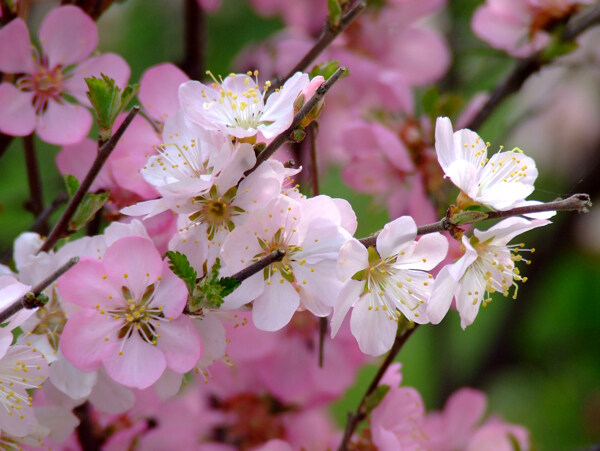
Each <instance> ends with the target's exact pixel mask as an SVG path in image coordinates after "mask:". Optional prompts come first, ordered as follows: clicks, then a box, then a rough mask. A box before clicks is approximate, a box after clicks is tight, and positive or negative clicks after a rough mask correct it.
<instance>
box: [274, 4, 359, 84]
mask: <svg viewBox="0 0 600 451" xmlns="http://www.w3.org/2000/svg"><path fill="white" fill-rule="evenodd" d="M365 9H367V3H366V2H365V1H362V0H361V1H357V2H356V3H354V4H353V5H352V6H351V7H350V8H349V9H348V10H347V11H346V12H345V13H344V15H343V16H342V17H341V20H340V23H339V25H337V26H333V25H332V24H331V21H330V19H329V18H327V22H326V23H325V26H324V27H323V30H322V31H321V35H320V36H319V39H318V40H317V42H315V45H313V47H312V48H311V49H310V50H309V51H308V52H307V53H306V55H304V57H303V58H302V59H301V60H300V61H299V62H298V64H296V65H295V66H294V68H293V69H292V70H290V72H289V73H288V74H287V75H286V76H285V77H284V78H283V79H281V80H280V81H278V82H277V83H274V84H273V87H272V88H273V91H272V92H274V91H275V89H277V88H280V87H281V86H282V85H283V84H284V83H285V82H286V80H288V79H290V78H291V77H292V76H293V75H294V74H295V73H296V72H303V71H304V70H305V69H306V68H307V67H308V65H309V64H310V63H312V62H313V61H314V60H315V59H316V58H317V56H319V55H320V54H321V52H322V51H323V50H325V49H326V48H327V47H328V46H329V44H331V43H332V42H333V41H334V39H335V38H337V37H338V36H339V35H340V34H341V33H342V32H343V31H344V30H345V29H346V28H348V25H350V24H351V23H352V22H354V20H355V19H356V18H357V17H358V16H359V15H360V14H361V13H362V12H363V11H364V10H365Z"/></svg>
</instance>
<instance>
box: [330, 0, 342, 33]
mask: <svg viewBox="0 0 600 451" xmlns="http://www.w3.org/2000/svg"><path fill="white" fill-rule="evenodd" d="M327 8H328V9H329V23H330V24H331V26H332V27H333V28H337V27H339V26H340V21H341V19H342V5H340V2H339V0H327Z"/></svg>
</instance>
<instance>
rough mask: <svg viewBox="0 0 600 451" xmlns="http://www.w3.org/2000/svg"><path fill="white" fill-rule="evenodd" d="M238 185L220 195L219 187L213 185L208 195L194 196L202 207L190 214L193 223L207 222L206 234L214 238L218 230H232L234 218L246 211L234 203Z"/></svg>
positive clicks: (211, 238)
mask: <svg viewBox="0 0 600 451" xmlns="http://www.w3.org/2000/svg"><path fill="white" fill-rule="evenodd" d="M236 193H237V187H236V186H234V187H231V188H230V189H229V190H227V192H226V193H225V194H223V195H222V196H219V194H218V193H217V187H216V186H214V185H213V186H212V188H211V189H210V191H209V193H208V195H207V196H197V197H194V198H193V200H192V202H193V203H194V204H197V205H199V206H200V208H199V209H198V210H197V211H196V212H195V213H192V214H191V215H190V216H189V220H190V221H192V223H193V224H196V225H197V224H206V225H207V229H206V236H207V237H208V239H209V240H211V241H212V240H213V239H214V237H215V234H216V233H217V232H218V231H222V230H227V231H228V232H231V231H232V230H233V229H234V228H235V224H234V223H233V218H235V217H236V216H239V215H240V214H242V213H244V212H245V210H244V209H243V208H240V207H237V206H235V205H233V199H234V198H235V195H236Z"/></svg>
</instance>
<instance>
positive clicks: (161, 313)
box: [58, 237, 202, 388]
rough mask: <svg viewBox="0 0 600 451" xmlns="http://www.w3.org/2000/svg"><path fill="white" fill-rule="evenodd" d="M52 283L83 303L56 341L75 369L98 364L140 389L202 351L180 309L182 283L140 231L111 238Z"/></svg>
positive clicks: (183, 368)
mask: <svg viewBox="0 0 600 451" xmlns="http://www.w3.org/2000/svg"><path fill="white" fill-rule="evenodd" d="M58 289H59V291H60V293H61V295H62V296H63V297H64V298H65V300H67V301H69V302H72V303H73V304H76V305H79V306H80V307H82V308H81V310H79V311H77V312H75V313H74V314H73V315H71V317H70V318H69V320H68V321H67V324H66V325H65V328H64V331H63V334H62V337H61V343H60V345H61V350H62V352H63V354H64V355H65V357H67V359H69V360H70V361H71V363H73V365H75V366H76V367H77V368H79V369H82V370H84V371H93V370H96V369H98V368H99V367H100V366H102V365H104V367H105V368H106V371H107V373H108V375H109V376H110V377H111V378H112V379H114V380H115V381H117V382H119V383H121V384H123V385H126V386H130V387H137V388H146V387H149V386H150V385H152V384H154V383H155V382H156V381H157V380H158V378H159V377H160V376H161V375H162V374H163V372H164V370H165V369H166V368H167V367H168V368H170V369H171V370H173V371H175V372H177V373H185V372H186V371H189V370H190V369H191V368H193V367H194V365H195V364H196V362H197V361H198V359H199V358H200V355H201V350H202V346H201V342H200V338H199V336H198V334H197V332H196V330H195V328H194V326H193V324H192V322H191V320H190V319H189V318H188V317H187V316H185V315H182V312H183V309H184V307H185V305H186V301H187V294H188V292H187V288H186V287H185V284H184V283H183V281H182V280H181V279H179V278H178V277H176V276H175V275H174V274H173V273H172V272H171V271H170V269H169V268H168V264H167V262H166V261H164V262H163V260H162V259H161V257H160V254H159V253H158V251H157V250H156V249H155V247H154V246H153V244H152V243H151V241H149V240H148V239H146V238H143V237H125V238H122V239H120V240H117V241H116V242H115V243H114V244H112V245H111V246H110V247H109V248H108V249H107V250H106V253H105V254H104V257H103V259H102V260H101V261H99V260H96V259H90V258H83V259H81V261H80V262H79V263H78V264H77V265H76V266H75V267H74V268H72V269H71V270H70V271H69V272H68V273H67V274H65V275H64V276H63V277H61V278H60V279H59V281H58Z"/></svg>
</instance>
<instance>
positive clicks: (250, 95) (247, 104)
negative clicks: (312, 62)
mask: <svg viewBox="0 0 600 451" xmlns="http://www.w3.org/2000/svg"><path fill="white" fill-rule="evenodd" d="M257 75H258V72H255V76H257ZM269 83H270V82H267V83H266V84H265V87H264V88H263V89H261V88H260V87H259V86H258V81H257V80H255V79H253V78H252V77H251V76H250V75H246V74H230V75H229V76H228V77H226V78H225V80H223V81H222V82H221V83H217V82H216V81H215V82H214V83H213V84H211V85H205V84H203V83H200V82H199V81H189V82H186V83H184V84H182V85H181V87H180V88H179V101H180V103H181V108H182V109H183V111H184V113H185V114H186V117H187V119H188V120H189V121H190V122H191V123H193V124H195V125H196V126H198V127H202V128H205V129H207V130H215V131H220V132H221V133H224V134H227V135H231V136H235V137H236V138H252V137H255V136H257V134H259V133H260V135H261V137H257V139H258V140H259V141H265V140H266V141H267V142H269V141H271V140H272V139H273V138H274V137H275V136H276V135H278V134H279V133H281V132H283V131H284V130H285V129H286V128H288V127H289V126H290V124H291V123H292V120H293V119H294V100H296V97H298V95H299V94H300V93H301V92H302V91H303V89H305V88H306V87H307V86H308V85H309V78H308V75H307V74H303V73H301V72H297V73H296V74H294V76H292V77H291V78H290V79H289V80H287V81H286V82H285V84H284V85H283V86H282V87H281V89H279V90H277V91H276V92H273V93H272V94H271V95H269V96H268V98H267V99H265V94H266V92H267V90H268V87H269V86H270V84H269Z"/></svg>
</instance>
